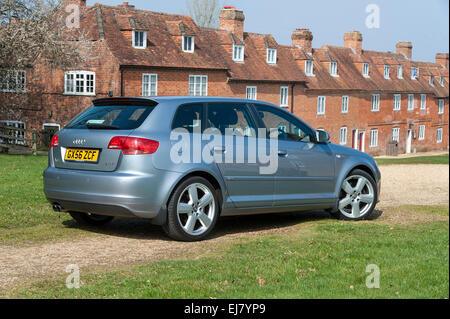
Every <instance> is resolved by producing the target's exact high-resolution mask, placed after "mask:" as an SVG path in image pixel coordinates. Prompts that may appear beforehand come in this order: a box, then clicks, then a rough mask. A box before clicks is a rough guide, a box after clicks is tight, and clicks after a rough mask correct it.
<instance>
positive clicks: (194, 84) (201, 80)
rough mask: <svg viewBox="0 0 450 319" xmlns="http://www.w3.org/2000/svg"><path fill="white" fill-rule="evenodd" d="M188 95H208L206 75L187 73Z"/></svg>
mask: <svg viewBox="0 0 450 319" xmlns="http://www.w3.org/2000/svg"><path fill="white" fill-rule="evenodd" d="M189 95H190V96H208V76H207V75H189Z"/></svg>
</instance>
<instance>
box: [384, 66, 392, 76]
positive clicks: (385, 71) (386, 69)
mask: <svg viewBox="0 0 450 319" xmlns="http://www.w3.org/2000/svg"><path fill="white" fill-rule="evenodd" d="M390 73H391V67H390V66H389V65H386V64H385V65H384V78H385V79H387V80H388V79H390Z"/></svg>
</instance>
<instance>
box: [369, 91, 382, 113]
mask: <svg viewBox="0 0 450 319" xmlns="http://www.w3.org/2000/svg"><path fill="white" fill-rule="evenodd" d="M379 110H380V94H372V107H371V111H372V112H378V111H379Z"/></svg>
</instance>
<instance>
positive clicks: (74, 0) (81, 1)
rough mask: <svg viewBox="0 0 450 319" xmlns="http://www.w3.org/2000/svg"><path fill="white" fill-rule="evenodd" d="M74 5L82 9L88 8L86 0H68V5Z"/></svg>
mask: <svg viewBox="0 0 450 319" xmlns="http://www.w3.org/2000/svg"><path fill="white" fill-rule="evenodd" d="M69 4H74V5H77V6H79V7H80V8H84V7H86V0H66V5H69Z"/></svg>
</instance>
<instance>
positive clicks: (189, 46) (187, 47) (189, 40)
mask: <svg viewBox="0 0 450 319" xmlns="http://www.w3.org/2000/svg"><path fill="white" fill-rule="evenodd" d="M182 41H183V43H182V46H183V52H187V53H193V52H194V48H195V41H194V37H192V36H183V40H182Z"/></svg>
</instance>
